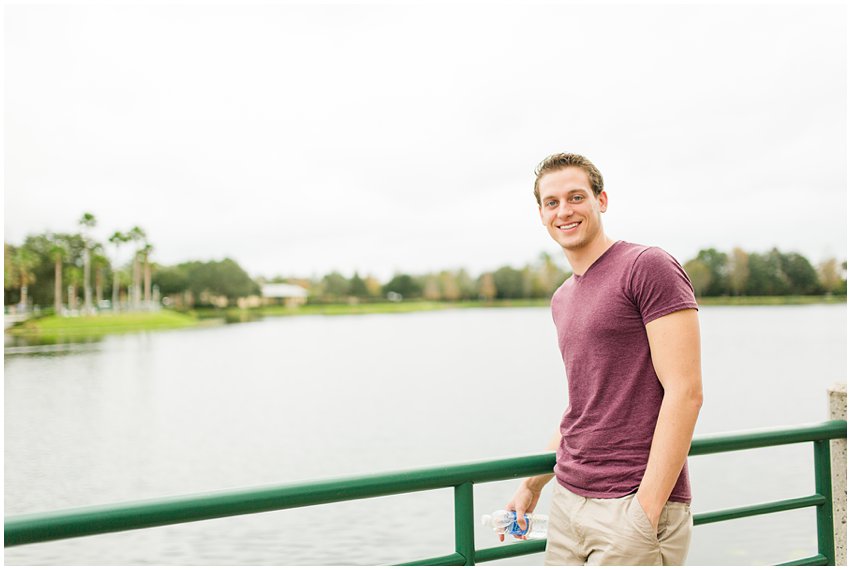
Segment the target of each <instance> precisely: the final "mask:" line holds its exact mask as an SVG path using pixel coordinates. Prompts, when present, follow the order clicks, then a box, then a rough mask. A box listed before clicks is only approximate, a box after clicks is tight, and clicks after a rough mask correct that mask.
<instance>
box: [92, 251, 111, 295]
mask: <svg viewBox="0 0 851 570" xmlns="http://www.w3.org/2000/svg"><path fill="white" fill-rule="evenodd" d="M108 265H109V258H107V257H106V253H105V252H104V251H103V246H102V245H101V244H99V243H96V244H95V245H94V246H93V247H92V267H93V268H94V270H95V303H96V304H97V305H99V304H100V302H101V301H102V300H103V270H104V269H105V268H106V267H107V266H108Z"/></svg>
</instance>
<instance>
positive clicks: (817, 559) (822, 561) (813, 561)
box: [778, 554, 828, 566]
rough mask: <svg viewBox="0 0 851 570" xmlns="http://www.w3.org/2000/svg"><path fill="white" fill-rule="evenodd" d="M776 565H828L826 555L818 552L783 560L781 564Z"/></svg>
mask: <svg viewBox="0 0 851 570" xmlns="http://www.w3.org/2000/svg"><path fill="white" fill-rule="evenodd" d="M778 566H828V560H827V557H826V556H823V555H821V554H818V555H816V556H810V557H809V558H801V559H800V560H793V561H792V562H784V563H783V564H778Z"/></svg>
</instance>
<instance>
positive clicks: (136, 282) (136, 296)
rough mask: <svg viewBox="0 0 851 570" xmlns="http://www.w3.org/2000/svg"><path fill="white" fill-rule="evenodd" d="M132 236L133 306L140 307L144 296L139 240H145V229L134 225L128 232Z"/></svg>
mask: <svg viewBox="0 0 851 570" xmlns="http://www.w3.org/2000/svg"><path fill="white" fill-rule="evenodd" d="M128 235H129V236H130V240H131V241H132V242H133V244H134V245H135V249H136V250H135V251H134V252H133V308H134V309H138V308H139V303H140V302H141V300H142V299H141V298H142V291H141V288H142V287H141V281H142V279H141V270H140V267H139V249H140V248H139V246H138V244H139V242H144V241H145V230H143V229H142V228H140V227H139V226H133V228H132V229H131V230H130V233H129V234H128Z"/></svg>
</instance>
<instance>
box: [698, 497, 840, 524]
mask: <svg viewBox="0 0 851 570" xmlns="http://www.w3.org/2000/svg"><path fill="white" fill-rule="evenodd" d="M826 501H827V499H825V498H824V497H823V496H821V495H810V496H809V497H799V498H797V499H786V500H783V501H775V502H772V503H762V504H759V505H750V506H747V507H736V508H735V509H727V510H724V511H714V512H711V513H702V514H699V515H694V526H697V525H701V524H709V523H716V522H721V521H729V520H732V519H740V518H744V517H753V516H757V515H767V514H769V513H780V512H783V511H791V510H794V509H805V508H807V507H820V506H822V505H823V504H824V503H825V502H826Z"/></svg>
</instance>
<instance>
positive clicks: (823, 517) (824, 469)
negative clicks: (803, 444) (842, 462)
mask: <svg viewBox="0 0 851 570" xmlns="http://www.w3.org/2000/svg"><path fill="white" fill-rule="evenodd" d="M813 448H814V450H815V454H814V459H815V468H816V469H815V471H816V493H817V494H819V495H822V496H823V497H824V498H825V499H827V500H826V501H825V502H824V504H823V505H820V506H818V507H816V529H817V531H818V551H819V554H821V555H823V556H824V557H825V558H827V565H828V566H836V554H835V551H834V547H833V491H832V489H831V486H832V482H831V480H830V441H829V440H826V439H823V440H820V441H814V442H813Z"/></svg>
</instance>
